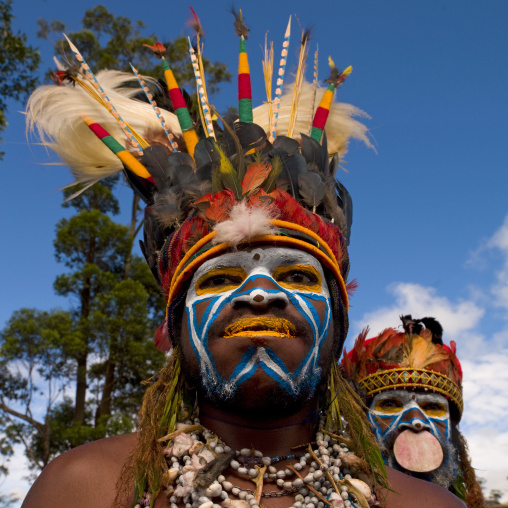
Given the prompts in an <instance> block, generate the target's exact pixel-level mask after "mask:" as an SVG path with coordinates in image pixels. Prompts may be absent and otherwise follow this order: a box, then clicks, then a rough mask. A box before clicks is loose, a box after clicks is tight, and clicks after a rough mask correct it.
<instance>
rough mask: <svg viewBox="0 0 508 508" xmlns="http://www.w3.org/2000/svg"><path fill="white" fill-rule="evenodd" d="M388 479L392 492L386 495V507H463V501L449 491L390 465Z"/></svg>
mask: <svg viewBox="0 0 508 508" xmlns="http://www.w3.org/2000/svg"><path fill="white" fill-rule="evenodd" d="M386 469H387V471H388V480H389V482H390V486H391V488H392V490H393V491H394V492H389V493H388V495H387V497H386V506H387V508H428V507H429V506H432V508H464V507H465V505H464V503H463V502H462V501H461V500H460V499H459V498H458V497H456V496H454V495H453V494H452V493H451V492H449V491H448V490H446V489H444V488H443V487H440V486H438V485H435V484H433V483H430V482H426V481H423V480H419V479H417V478H413V477H411V476H408V475H406V474H404V473H401V472H400V471H397V470H396V469H392V468H391V467H387V468H386Z"/></svg>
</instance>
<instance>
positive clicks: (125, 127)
mask: <svg viewBox="0 0 508 508" xmlns="http://www.w3.org/2000/svg"><path fill="white" fill-rule="evenodd" d="M63 36H64V37H65V38H66V39H67V42H68V43H69V47H70V48H71V51H72V52H73V53H74V56H75V57H76V60H78V62H80V64H81V68H82V70H83V73H84V74H85V75H86V77H87V78H88V79H89V80H90V81H91V82H92V84H93V85H94V87H95V88H97V90H98V91H99V95H100V96H101V98H102V99H103V100H104V102H105V104H106V107H107V108H108V109H109V110H110V112H111V114H112V115H113V116H114V117H115V118H116V119H117V120H118V124H119V125H120V126H121V127H122V129H123V130H124V132H125V134H126V136H127V138H128V139H129V140H130V142H131V144H132V146H133V147H134V148H137V150H138V152H139V155H141V154H142V153H143V148H142V147H141V144H140V142H139V140H138V139H137V137H136V136H135V134H133V132H132V131H131V129H130V128H129V126H128V125H127V124H126V123H125V122H124V121H123V119H122V117H121V116H120V113H118V111H117V110H116V108H115V106H114V104H113V103H112V102H111V100H110V98H109V97H108V95H107V94H106V92H105V91H104V89H103V88H102V86H101V84H100V83H99V81H98V79H97V78H96V77H95V74H94V73H93V72H92V69H90V67H89V65H88V64H87V63H86V60H85V59H84V58H83V55H82V54H81V53H80V52H79V50H78V48H77V47H76V46H75V45H74V44H73V43H72V42H71V40H70V39H69V38H68V37H67V35H65V34H63Z"/></svg>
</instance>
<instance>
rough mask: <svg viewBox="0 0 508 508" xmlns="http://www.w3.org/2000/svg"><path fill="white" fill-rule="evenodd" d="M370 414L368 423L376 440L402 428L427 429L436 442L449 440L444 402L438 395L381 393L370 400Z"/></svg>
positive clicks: (408, 392) (448, 420)
mask: <svg viewBox="0 0 508 508" xmlns="http://www.w3.org/2000/svg"><path fill="white" fill-rule="evenodd" d="M370 411H371V412H370V413H369V420H370V422H371V424H372V426H373V427H374V430H375V434H376V438H377V439H378V440H380V439H381V440H385V439H386V438H387V437H388V436H389V435H390V434H392V433H394V432H397V431H402V430H404V429H411V430H414V431H416V432H419V431H423V430H427V431H428V432H430V433H431V434H432V435H433V436H434V437H435V438H436V439H438V440H439V442H440V443H445V442H446V441H448V440H449V439H450V409H449V406H448V400H447V399H446V397H444V396H443V395H440V394H438V393H421V392H412V391H408V390H389V391H385V392H381V393H378V394H377V395H376V396H375V397H374V399H373V400H372V402H371V404H370ZM372 414H374V415H376V416H377V417H378V418H379V419H380V420H381V423H380V422H379V421H377V420H376V419H375V418H373V417H372Z"/></svg>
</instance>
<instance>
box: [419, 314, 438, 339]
mask: <svg viewBox="0 0 508 508" xmlns="http://www.w3.org/2000/svg"><path fill="white" fill-rule="evenodd" d="M419 321H420V322H421V323H423V324H424V325H425V328H427V330H430V332H431V333H432V342H433V343H434V344H443V327H442V326H441V323H440V322H439V321H438V320H437V319H435V318H433V317H424V318H421V319H419Z"/></svg>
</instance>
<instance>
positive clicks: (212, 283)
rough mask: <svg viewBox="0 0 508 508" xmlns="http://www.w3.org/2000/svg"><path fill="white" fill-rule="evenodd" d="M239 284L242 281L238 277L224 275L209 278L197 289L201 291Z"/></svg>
mask: <svg viewBox="0 0 508 508" xmlns="http://www.w3.org/2000/svg"><path fill="white" fill-rule="evenodd" d="M241 282H242V279H241V278H239V277H226V276H225V275H216V276H215V277H209V278H207V279H206V280H204V281H203V282H201V284H200V285H199V287H200V288H201V289H204V288H217V287H220V286H229V285H230V284H239V283H241Z"/></svg>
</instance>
